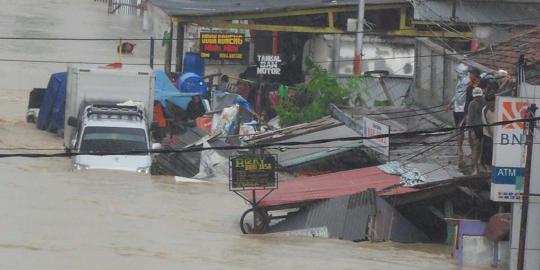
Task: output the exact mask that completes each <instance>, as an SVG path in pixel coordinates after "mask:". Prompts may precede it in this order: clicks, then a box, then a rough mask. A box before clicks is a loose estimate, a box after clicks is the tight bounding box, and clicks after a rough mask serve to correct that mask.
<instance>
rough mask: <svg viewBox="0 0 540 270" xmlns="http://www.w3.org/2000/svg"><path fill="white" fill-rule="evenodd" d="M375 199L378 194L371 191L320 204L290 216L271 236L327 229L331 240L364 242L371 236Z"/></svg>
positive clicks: (275, 227) (276, 226)
mask: <svg viewBox="0 0 540 270" xmlns="http://www.w3.org/2000/svg"><path fill="white" fill-rule="evenodd" d="M375 197H376V195H375V192H374V191H373V190H368V191H364V192H361V193H357V194H353V195H345V196H340V197H337V198H334V199H330V200H325V201H321V202H317V203H314V204H312V205H310V206H308V207H307V208H305V209H303V210H301V211H299V212H296V213H293V214H290V215H289V216H288V217H287V219H285V220H283V221H281V222H280V223H278V224H276V225H273V226H271V227H270V228H269V231H268V232H270V233H276V232H283V231H290V230H300V229H311V228H321V227H325V228H326V229H327V230H328V237H330V238H338V239H344V240H352V241H360V240H364V239H366V238H367V236H368V222H369V218H370V217H371V216H373V215H374V214H375V210H376V204H375Z"/></svg>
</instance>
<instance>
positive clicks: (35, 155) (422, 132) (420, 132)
mask: <svg viewBox="0 0 540 270" xmlns="http://www.w3.org/2000/svg"><path fill="white" fill-rule="evenodd" d="M538 120H540V117H537V118H532V119H517V120H510V121H501V122H496V123H492V124H482V125H469V126H462V127H457V128H439V129H428V130H418V131H408V132H401V133H393V134H381V135H376V136H367V137H366V136H359V137H342V138H332V139H319V140H312V141H304V142H299V141H291V142H277V143H262V144H254V145H247V146H215V147H193V148H187V149H180V150H169V149H166V150H144V151H142V150H141V151H126V152H113V151H110V152H106V151H104V152H77V153H75V152H68V153H53V154H41V153H12V154H0V158H10V157H32V158H46V157H72V156H81V155H95V156H109V155H143V154H171V153H184V152H201V151H205V150H250V149H261V148H267V147H279V146H285V147H286V146H302V145H310V144H323V143H330V142H336V141H361V140H369V139H379V138H388V137H400V136H406V137H407V136H413V135H423V136H440V135H441V134H442V133H444V132H449V131H455V130H464V129H470V128H475V127H492V126H499V125H507V124H512V123H517V122H530V121H538ZM413 158H414V157H413ZM408 160H410V159H408Z"/></svg>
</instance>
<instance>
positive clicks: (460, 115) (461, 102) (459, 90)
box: [446, 64, 470, 164]
mask: <svg viewBox="0 0 540 270" xmlns="http://www.w3.org/2000/svg"><path fill="white" fill-rule="evenodd" d="M456 72H457V75H458V83H457V85H456V92H455V94H454V97H453V98H452V102H450V104H448V107H447V108H446V109H447V110H450V109H452V108H453V109H454V110H453V111H454V124H455V125H456V127H460V126H462V125H463V123H464V122H465V116H466V114H465V105H466V103H467V87H468V86H469V83H470V79H469V68H468V67H467V66H466V65H465V64H459V65H458V66H457V67H456ZM457 132H458V135H457V143H458V157H459V162H460V164H462V163H463V136H464V135H463V130H461V129H460V130H458V131H457Z"/></svg>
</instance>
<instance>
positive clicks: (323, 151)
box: [270, 125, 362, 167]
mask: <svg viewBox="0 0 540 270" xmlns="http://www.w3.org/2000/svg"><path fill="white" fill-rule="evenodd" d="M358 136H360V135H359V134H358V133H356V132H355V131H354V130H352V129H350V128H348V127H347V126H345V125H342V126H338V127H333V128H329V129H325V130H321V131H316V132H313V133H308V134H304V135H301V136H297V137H294V138H291V139H287V140H284V141H280V142H305V141H312V140H319V139H334V138H349V137H358ZM361 145H362V142H361V141H355V142H350V141H349V142H347V141H334V142H329V143H324V144H315V145H309V144H308V145H303V146H302V147H299V148H298V149H290V150H286V151H284V152H281V151H279V150H276V149H272V150H270V152H271V153H272V154H276V155H279V159H278V161H279V164H280V165H281V166H284V167H291V166H296V165H300V164H304V163H307V162H310V161H314V160H317V159H322V158H325V157H328V156H332V155H336V154H339V153H342V152H346V151H349V150H351V149H352V148H355V147H360V146H361ZM309 147H314V148H309Z"/></svg>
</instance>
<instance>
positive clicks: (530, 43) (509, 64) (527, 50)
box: [468, 27, 540, 84]
mask: <svg viewBox="0 0 540 270" xmlns="http://www.w3.org/2000/svg"><path fill="white" fill-rule="evenodd" d="M521 54H525V59H526V60H527V63H540V27H535V28H532V29H529V30H527V31H523V32H521V33H518V34H516V35H515V36H513V37H511V38H510V39H507V40H505V41H502V42H500V43H499V44H497V45H495V46H492V47H490V48H484V49H482V50H480V51H478V52H475V53H473V54H470V55H469V56H468V59H470V60H473V61H474V62H476V63H479V64H481V65H483V66H486V67H488V68H491V69H494V70H498V69H504V70H506V71H508V73H509V74H513V73H514V70H515V68H516V64H517V62H518V60H519V56H520V55H521ZM527 81H529V82H530V83H534V84H537V83H540V75H537V76H534V77H529V78H528V79H527Z"/></svg>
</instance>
